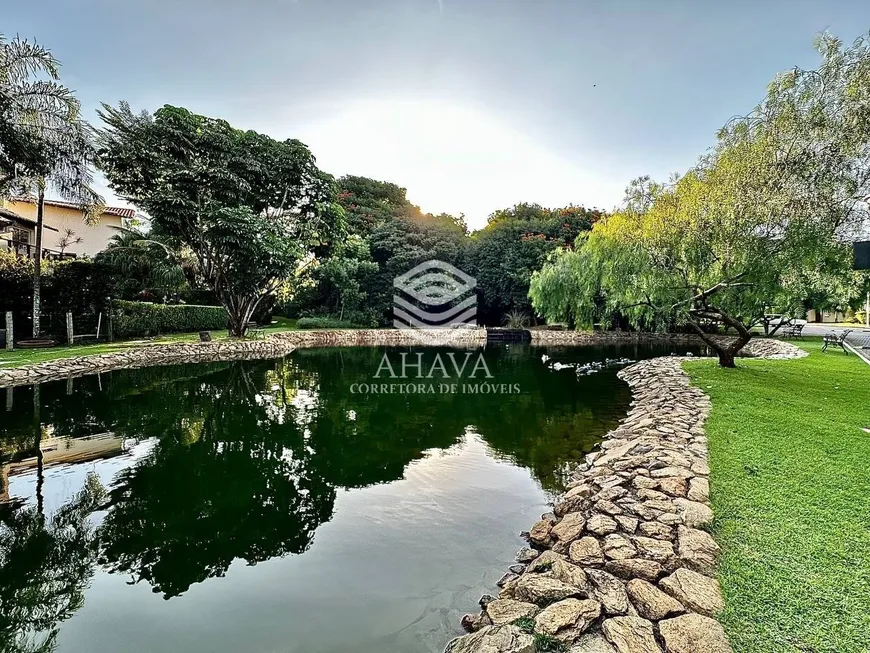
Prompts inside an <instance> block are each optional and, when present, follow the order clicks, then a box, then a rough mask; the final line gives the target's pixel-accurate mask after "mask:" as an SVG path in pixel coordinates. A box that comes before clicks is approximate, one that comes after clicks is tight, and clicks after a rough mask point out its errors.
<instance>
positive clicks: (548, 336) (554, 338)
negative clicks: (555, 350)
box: [529, 329, 700, 345]
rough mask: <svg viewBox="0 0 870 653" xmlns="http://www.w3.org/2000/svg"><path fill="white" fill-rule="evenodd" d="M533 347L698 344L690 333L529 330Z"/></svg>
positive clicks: (697, 340)
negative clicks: (611, 344)
mask: <svg viewBox="0 0 870 653" xmlns="http://www.w3.org/2000/svg"><path fill="white" fill-rule="evenodd" d="M529 333H531V334H532V340H531V343H532V344H533V345H591V344H596V343H602V342H603V343H625V342H631V343H634V342H672V343H674V344H677V343H681V344H682V343H686V344H698V343H699V342H700V340H699V338H698V336H696V335H694V334H692V333H644V332H638V331H550V330H548V329H529Z"/></svg>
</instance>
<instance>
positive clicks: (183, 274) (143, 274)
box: [96, 227, 199, 293]
mask: <svg viewBox="0 0 870 653" xmlns="http://www.w3.org/2000/svg"><path fill="white" fill-rule="evenodd" d="M113 228H114V229H115V230H116V232H117V233H115V235H114V236H112V238H111V239H110V240H109V244H108V246H107V247H106V249H104V250H103V251H102V252H100V253H99V254H97V259H96V260H98V261H102V262H105V263H108V264H109V265H111V266H113V267H114V268H116V269H117V270H118V271H119V272H120V273H121V274H122V276H124V277H125V278H126V279H137V280H139V281H140V282H141V283H142V284H145V287H143V288H141V289H143V290H145V289H155V290H160V291H162V292H164V293H177V292H179V291H180V290H182V289H183V288H184V287H185V286H189V287H191V288H193V287H195V286H196V285H197V277H198V275H199V266H198V264H197V261H196V256H194V254H193V252H191V251H190V249H188V248H185V247H181V248H178V247H175V246H174V245H173V244H172V243H171V242H170V241H169V240H168V239H166V238H163V237H161V236H160V235H159V234H156V233H153V232H151V233H145V232H143V231H140V230H139V229H135V228H127V227H113Z"/></svg>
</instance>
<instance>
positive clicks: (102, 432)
mask: <svg viewBox="0 0 870 653" xmlns="http://www.w3.org/2000/svg"><path fill="white" fill-rule="evenodd" d="M674 348H675V347H674V346H671V345H663V346H659V347H654V346H648V345H644V346H623V347H578V348H555V347H550V348H535V347H529V346H520V345H502V346H498V347H487V348H486V349H485V350H468V351H461V350H456V351H450V350H445V349H418V350H413V351H412V350H410V349H407V348H405V349H399V348H343V349H340V348H334V349H307V350H297V351H294V352H293V353H292V354H290V355H288V356H287V357H285V358H282V359H277V360H263V361H244V362H232V363H213V364H200V365H180V366H171V367H155V368H148V369H139V370H125V371H119V372H111V373H104V374H101V375H95V376H92V377H83V378H79V379H74V380H72V381H61V382H54V383H47V384H44V385H42V386H40V387H38V388H32V387H21V388H16V389H15V390H11V389H7V390H0V396H2V395H3V393H5V400H6V411H5V412H0V415H2V422H0V456H2V458H0V462H2V478H0V519H2V525H0V650H2V651H30V650H37V649H38V650H56V651H60V652H62V653H85V652H87V653H95V652H96V653H100V652H106V653H109V652H111V653H114V652H116V651H121V650H123V651H126V652H130V653H136V652H143V653H144V652H145V651H147V652H149V653H155V652H173V653H174V652H177V651H180V650H184V651H191V652H199V651H203V652H205V651H208V652H210V653H211V652H224V651H225V652H233V653H236V652H238V651H245V652H246V653H273V652H282V653H337V652H345V651H352V652H353V653H384V652H385V651H401V652H403V653H429V652H433V651H441V650H442V649H443V647H444V645H445V643H446V642H447V641H448V640H449V639H450V638H451V637H453V636H455V635H458V634H460V633H459V631H458V624H459V619H460V617H461V615H462V614H463V613H465V612H468V611H472V610H473V609H474V607H475V605H476V601H477V599H478V597H479V596H480V595H481V594H483V593H486V592H491V591H493V589H494V588H495V583H496V581H497V580H498V576H499V574H500V572H501V571H502V570H503V569H504V568H505V567H506V566H508V565H510V564H511V563H512V562H513V556H514V554H515V553H516V551H517V549H518V548H520V546H522V545H523V542H522V540H520V539H519V537H518V533H519V532H520V531H521V530H523V529H526V528H528V527H529V526H530V525H531V524H532V523H533V522H534V521H535V520H536V519H537V518H538V517H539V516H540V514H541V513H543V512H546V511H547V510H548V501H550V500H551V499H552V498H553V496H554V495H555V494H556V493H558V492H559V490H560V489H561V488H562V485H563V483H564V477H565V475H566V471H567V470H568V468H569V465H570V463H571V462H572V461H575V460H577V459H579V458H580V457H581V456H582V455H583V453H584V452H586V451H589V450H590V449H591V448H592V447H593V446H594V445H595V444H596V443H597V442H599V441H600V439H601V437H602V436H603V435H604V434H605V433H606V432H607V431H608V430H609V429H610V428H612V427H613V426H614V425H615V424H616V423H617V422H618V421H619V420H620V418H621V417H623V416H624V415H625V412H626V409H627V407H628V403H629V401H630V394H629V391H628V388H627V386H626V385H625V384H623V383H622V382H621V381H619V380H618V379H617V377H616V372H617V371H618V369H619V367H620V363H617V362H614V359H621V358H630V359H641V358H648V357H651V356H656V355H663V354H667V353H670V352H671V351H672V350H673V349H674ZM481 351H482V352H483V353H482V356H483V362H482V363H481V362H480V360H478V356H479V354H480V352H481ZM678 351H679V352H680V353H683V352H685V351H686V347H685V346H680V347H679V350H678ZM694 351H697V350H694ZM403 354H404V359H403ZM418 354H419V355H420V356H421V358H419V359H418V358H417V356H418ZM451 354H452V356H451ZM385 357H386V358H385ZM438 358H440V359H441V363H442V364H441V365H440V366H439V364H438V362H437V360H436V359H438ZM466 359H468V360H467V361H466ZM385 360H386V362H385ZM463 361H466V362H467V365H466V366H465V367H464V368H463V367H462V362H463ZM606 361H607V363H606V364H605V362H606ZM402 362H405V363H406V367H407V368H408V369H406V370H405V372H407V373H408V375H410V376H413V377H414V378H413V379H411V380H413V381H414V383H413V384H412V385H414V386H415V387H414V388H413V390H411V389H410V388H408V387H403V379H401V378H395V379H393V378H392V375H391V372H392V374H394V375H395V376H396V377H400V376H401V372H402V369H401V364H402ZM591 362H599V363H602V364H601V365H600V366H599V365H596V366H589V365H588V364H589V363H591ZM416 363H420V364H421V365H420V369H421V370H422V376H423V377H424V378H422V379H420V380H419V381H418V380H417V379H416V376H417V375H418V374H417V369H416V368H411V366H412V365H413V364H416ZM433 367H434V373H433ZM473 367H474V368H476V373H475V374H474V375H473V376H471V374H472V368H473ZM442 368H443V370H444V371H445V372H447V373H448V374H449V376H450V377H451V378H448V379H445V378H443V373H442ZM599 368H600V369H599ZM457 370H461V372H462V374H461V376H459V377H457V374H456V372H457ZM429 374H432V376H431V377H430V376H428V375H429ZM375 377H377V378H375ZM482 384H488V387H487V388H484V387H483V385H482ZM421 385H422V387H420V386H421ZM373 386H374V391H373ZM451 386H452V387H451ZM0 406H2V404H0ZM37 445H38V446H37ZM43 644H46V646H45V648H39V646H40V645H43Z"/></svg>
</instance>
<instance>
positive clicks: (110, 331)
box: [106, 297, 115, 342]
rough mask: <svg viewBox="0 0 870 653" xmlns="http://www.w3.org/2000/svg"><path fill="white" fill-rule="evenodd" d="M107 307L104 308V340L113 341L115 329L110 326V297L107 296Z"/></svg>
mask: <svg viewBox="0 0 870 653" xmlns="http://www.w3.org/2000/svg"><path fill="white" fill-rule="evenodd" d="M106 299H107V300H108V302H107V303H108V308H107V309H106V340H108V341H109V342H115V329H114V328H113V326H112V298H111V297H107V298H106Z"/></svg>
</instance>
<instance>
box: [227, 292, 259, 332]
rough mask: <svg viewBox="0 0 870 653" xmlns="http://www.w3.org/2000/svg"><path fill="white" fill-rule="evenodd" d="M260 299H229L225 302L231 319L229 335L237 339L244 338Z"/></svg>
mask: <svg viewBox="0 0 870 653" xmlns="http://www.w3.org/2000/svg"><path fill="white" fill-rule="evenodd" d="M259 303H260V299H258V298H251V297H229V299H226V300H224V302H223V305H224V308H225V309H226V311H227V316H228V317H229V321H228V324H229V329H228V330H229V333H230V335H231V336H233V337H235V338H244V337H245V333H246V332H247V330H248V322H250V320H251V316H252V315H253V314H254V311H256V310H257V306H258V305H259Z"/></svg>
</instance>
